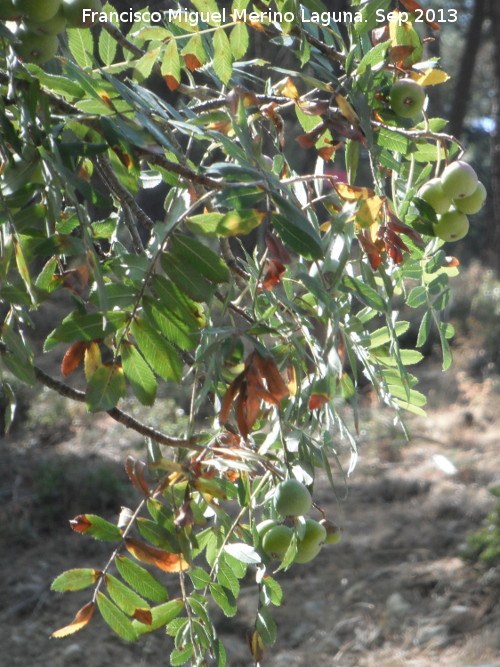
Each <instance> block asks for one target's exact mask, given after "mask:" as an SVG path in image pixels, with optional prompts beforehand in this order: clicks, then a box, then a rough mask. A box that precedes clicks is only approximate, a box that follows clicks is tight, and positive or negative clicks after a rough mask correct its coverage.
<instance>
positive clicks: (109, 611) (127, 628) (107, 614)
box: [96, 591, 150, 642]
mask: <svg viewBox="0 0 500 667" xmlns="http://www.w3.org/2000/svg"><path fill="white" fill-rule="evenodd" d="M96 602H97V606H98V607H99V611H100V612H101V616H102V617H103V619H104V620H105V621H106V623H107V624H108V625H109V627H110V628H111V629H112V630H114V632H116V634H117V635H118V636H119V637H121V638H122V639H125V640H126V641H129V642H133V641H135V640H136V639H137V631H136V629H135V628H134V626H133V625H132V622H131V621H130V619H129V618H127V617H126V616H125V614H124V613H123V611H121V609H118V607H117V606H116V605H114V604H113V603H112V602H111V600H110V599H109V598H107V597H106V596H105V595H104V593H103V592H102V591H99V592H98V593H97V597H96ZM145 627H147V628H149V627H150V626H145Z"/></svg>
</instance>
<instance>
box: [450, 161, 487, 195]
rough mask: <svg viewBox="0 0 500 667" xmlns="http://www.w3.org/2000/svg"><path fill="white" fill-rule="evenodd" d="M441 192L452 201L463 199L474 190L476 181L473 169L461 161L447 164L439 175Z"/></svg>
mask: <svg viewBox="0 0 500 667" xmlns="http://www.w3.org/2000/svg"><path fill="white" fill-rule="evenodd" d="M441 181H442V183H443V190H444V192H445V194H447V195H448V196H449V197H451V198H452V199H465V197H470V196H471V195H472V194H473V193H474V192H475V190H476V188H477V184H478V179H477V174H476V172H475V171H474V169H473V168H472V167H471V166H470V164H467V162H462V160H457V161H456V162H452V163H451V164H449V165H448V166H447V167H446V169H445V170H444V171H443V173H442V174H441Z"/></svg>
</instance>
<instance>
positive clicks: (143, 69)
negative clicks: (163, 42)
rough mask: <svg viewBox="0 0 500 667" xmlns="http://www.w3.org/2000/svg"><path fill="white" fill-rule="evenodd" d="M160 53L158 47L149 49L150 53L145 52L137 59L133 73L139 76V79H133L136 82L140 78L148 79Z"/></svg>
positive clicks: (159, 47)
mask: <svg viewBox="0 0 500 667" xmlns="http://www.w3.org/2000/svg"><path fill="white" fill-rule="evenodd" d="M160 51H161V46H158V47H157V48H156V49H151V51H147V52H146V53H145V54H144V55H143V56H141V57H140V58H139V60H137V61H136V62H135V65H134V73H135V72H138V73H139V74H140V77H135V79H136V80H137V79H140V78H141V77H142V78H143V79H147V78H148V76H149V75H150V74H151V71H152V69H153V67H154V65H155V64H156V63H157V62H158V57H159V55H160Z"/></svg>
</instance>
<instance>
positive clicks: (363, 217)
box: [356, 195, 384, 229]
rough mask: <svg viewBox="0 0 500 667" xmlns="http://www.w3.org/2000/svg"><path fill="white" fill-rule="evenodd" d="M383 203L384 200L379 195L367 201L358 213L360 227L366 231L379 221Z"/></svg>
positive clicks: (357, 220)
mask: <svg viewBox="0 0 500 667" xmlns="http://www.w3.org/2000/svg"><path fill="white" fill-rule="evenodd" d="M383 203H384V200H383V199H382V197H379V196H378V195H375V196H374V197H369V198H368V199H365V201H364V202H363V203H362V204H361V206H360V207H359V209H358V212H357V213H356V222H357V223H358V225H359V226H360V227H363V228H365V229H366V228H368V227H371V226H372V225H373V224H374V223H375V222H376V221H377V218H378V217H379V215H380V210H381V208H382V205H383Z"/></svg>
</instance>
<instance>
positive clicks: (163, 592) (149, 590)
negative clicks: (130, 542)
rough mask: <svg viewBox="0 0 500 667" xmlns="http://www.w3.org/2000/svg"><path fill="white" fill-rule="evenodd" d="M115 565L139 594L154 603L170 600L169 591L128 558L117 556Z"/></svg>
mask: <svg viewBox="0 0 500 667" xmlns="http://www.w3.org/2000/svg"><path fill="white" fill-rule="evenodd" d="M115 565H116V568H117V570H118V572H119V573H120V575H121V577H122V578H123V579H124V580H125V581H126V582H127V584H129V586H132V588H134V589H135V590H136V591H137V592H138V593H140V594H141V595H144V596H145V597H147V598H148V599H149V600H153V602H165V601H167V600H168V592H167V589H166V588H165V587H164V586H163V584H161V583H160V582H159V581H158V579H156V577H154V576H153V575H152V574H151V573H150V572H148V571H147V570H146V569H144V568H143V567H141V566H140V565H137V563H134V562H132V561H131V560H130V559H129V558H127V557H126V556H117V557H116V559H115Z"/></svg>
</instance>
